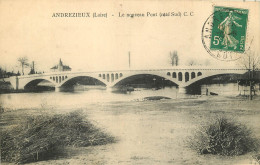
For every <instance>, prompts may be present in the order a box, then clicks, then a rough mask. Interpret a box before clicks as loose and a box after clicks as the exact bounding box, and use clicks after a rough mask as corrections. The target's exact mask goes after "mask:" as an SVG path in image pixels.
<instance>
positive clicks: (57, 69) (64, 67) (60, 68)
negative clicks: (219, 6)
mask: <svg viewBox="0 0 260 165" xmlns="http://www.w3.org/2000/svg"><path fill="white" fill-rule="evenodd" d="M51 71H52V72H64V71H71V68H70V67H69V66H67V65H63V63H62V61H61V59H60V61H59V64H58V65H55V66H54V67H52V68H51Z"/></svg>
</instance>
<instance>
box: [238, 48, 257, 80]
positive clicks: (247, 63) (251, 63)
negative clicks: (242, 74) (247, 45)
mask: <svg viewBox="0 0 260 165" xmlns="http://www.w3.org/2000/svg"><path fill="white" fill-rule="evenodd" d="M239 63H240V65H241V66H242V67H243V68H245V69H247V70H248V71H249V77H250V78H254V72H255V70H257V69H259V67H260V57H259V55H257V54H256V53H254V52H252V51H248V53H246V54H245V55H244V56H243V57H242V58H241V59H240V61H239ZM251 71H252V74H251V73H250V72H251Z"/></svg>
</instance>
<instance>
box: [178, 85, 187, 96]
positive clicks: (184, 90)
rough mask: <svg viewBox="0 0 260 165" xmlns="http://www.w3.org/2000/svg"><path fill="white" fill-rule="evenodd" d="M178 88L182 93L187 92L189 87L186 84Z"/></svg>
mask: <svg viewBox="0 0 260 165" xmlns="http://www.w3.org/2000/svg"><path fill="white" fill-rule="evenodd" d="M178 89H179V90H178V92H179V93H181V94H185V93H186V92H187V89H186V87H184V86H179V87H178Z"/></svg>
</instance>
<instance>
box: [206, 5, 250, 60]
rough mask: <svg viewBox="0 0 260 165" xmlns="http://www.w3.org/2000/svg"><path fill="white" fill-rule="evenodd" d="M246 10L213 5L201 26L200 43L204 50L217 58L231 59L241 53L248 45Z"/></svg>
mask: <svg viewBox="0 0 260 165" xmlns="http://www.w3.org/2000/svg"><path fill="white" fill-rule="evenodd" d="M248 12H249V11H248V10H247V9H238V8H230V7H220V6H215V7H214V13H213V14H211V15H210V16H209V17H208V19H207V20H206V22H205V23H204V25H203V28H202V36H201V37H202V43H203V46H204V48H205V49H206V51H207V52H208V53H209V54H210V55H211V56H213V57H214V58H217V59H219V60H223V61H233V60H237V59H238V58H240V57H241V55H243V53H244V52H245V50H246V47H247V46H248V45H247V43H246V38H247V21H248Z"/></svg>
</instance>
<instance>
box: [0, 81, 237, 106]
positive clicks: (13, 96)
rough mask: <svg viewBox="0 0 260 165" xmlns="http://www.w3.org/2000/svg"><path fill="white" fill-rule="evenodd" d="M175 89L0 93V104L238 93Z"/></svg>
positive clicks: (233, 91)
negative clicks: (181, 91)
mask: <svg viewBox="0 0 260 165" xmlns="http://www.w3.org/2000/svg"><path fill="white" fill-rule="evenodd" d="M178 90H179V89H178V88H177V87H175V86H173V87H164V88H160V89H153V88H152V89H151V88H134V90H133V91H125V90H114V89H110V88H108V89H106V88H104V87H97V86H84V87H76V88H74V89H73V90H67V91H63V92H55V91H45V92H42V93H10V94H1V95H0V97H1V99H0V100H1V103H0V104H1V106H3V107H9V108H33V107H38V108H39V107H43V106H45V107H46V106H47V107H74V108H75V107H82V106H85V105H87V104H92V103H94V104H96V103H98V104H99V103H104V102H125V101H138V100H142V99H143V98H145V97H153V96H163V97H169V98H171V99H179V98H189V97H191V96H194V95H206V90H208V92H214V93H217V94H218V95H220V96H237V95H239V93H240V91H238V86H237V84H235V83H229V84H211V85H201V86H196V87H189V88H187V90H186V93H185V94H184V93H179V92H178Z"/></svg>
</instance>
